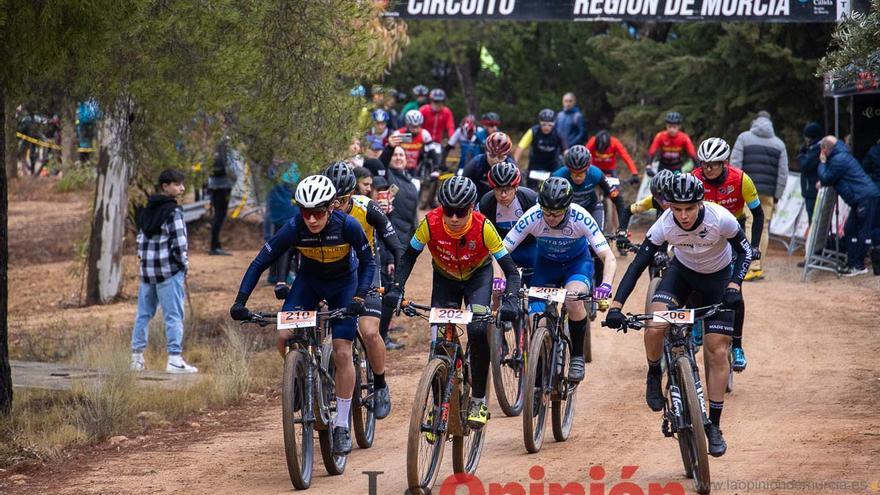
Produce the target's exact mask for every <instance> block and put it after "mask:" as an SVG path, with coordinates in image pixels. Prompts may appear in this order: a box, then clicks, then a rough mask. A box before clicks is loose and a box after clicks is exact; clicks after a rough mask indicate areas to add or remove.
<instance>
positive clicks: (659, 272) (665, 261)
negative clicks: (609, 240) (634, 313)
mask: <svg viewBox="0 0 880 495" xmlns="http://www.w3.org/2000/svg"><path fill="white" fill-rule="evenodd" d="M614 240H615V241H618V240H619V239H618V238H617V236H615V237H614ZM623 247H624V249H623V251H624V252H629V253H638V252H639V249H641V247H642V245H641V244H639V243H634V242H630V241H629V239H625V240H624V246H623ZM667 269H669V254H667V253H666V252H665V251H657V253H655V254H654V258H653V259H652V260H651V262H650V264H649V265H648V275H649V276H650V282H649V283H648V292H647V293H646V294H645V311H646V312H647V311H650V306H651V299H653V298H654V293H655V292H657V287H658V286H659V285H660V280H662V279H663V275H665V274H666V270H667Z"/></svg>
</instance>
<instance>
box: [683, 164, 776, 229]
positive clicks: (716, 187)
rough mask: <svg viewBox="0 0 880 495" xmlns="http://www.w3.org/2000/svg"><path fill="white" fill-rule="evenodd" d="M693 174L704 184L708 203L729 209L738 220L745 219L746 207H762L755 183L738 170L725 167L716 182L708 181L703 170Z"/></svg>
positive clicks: (699, 169)
mask: <svg viewBox="0 0 880 495" xmlns="http://www.w3.org/2000/svg"><path fill="white" fill-rule="evenodd" d="M693 174H694V176H696V177H697V178H698V179H700V180H701V181H702V182H703V188H704V189H705V191H706V192H705V199H706V201H711V202H713V203H717V204H719V205H721V206H723V207H725V208H727V211H729V212H731V213H733V216H735V217H736V218H737V220H742V219H744V218H745V216H746V211H745V208H746V207H748V208H749V209H754V208H757V207H758V206H760V205H761V200H760V199H759V198H758V190H757V189H755V183H754V182H752V179H751V178H750V177H749V176H748V174H746V173H745V172H743V171H742V170H740V169H738V168H735V167H731V166H728V165H725V166H724V172H722V174H721V175H720V176H719V177H718V178H717V179H714V180H709V179H707V178H706V177H705V176H704V175H703V169H702V168H697V169H696V170H694V172H693Z"/></svg>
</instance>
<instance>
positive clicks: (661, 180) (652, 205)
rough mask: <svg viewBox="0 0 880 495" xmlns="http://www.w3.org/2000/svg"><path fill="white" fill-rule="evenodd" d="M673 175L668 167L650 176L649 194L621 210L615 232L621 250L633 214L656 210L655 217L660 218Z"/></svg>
mask: <svg viewBox="0 0 880 495" xmlns="http://www.w3.org/2000/svg"><path fill="white" fill-rule="evenodd" d="M673 177H675V174H673V173H672V171H671V170H669V169H664V170H661V171H659V172H657V174H656V175H654V177H651V186H650V188H651V194H649V195H647V196H645V197H644V198H642V199H640V200H638V201H636V202H635V203H633V204H631V205H629V208H627V209H625V210H624V211H623V215H622V216H621V217H620V230H618V232H617V240H618V249H621V250H623V249H624V248H625V247H626V246H625V239H628V238H629V232H628V229H629V222H630V219H631V218H632V216H633V215H637V214H639V213H645V212H647V211H651V210H656V211H657V218H660V215H661V214H662V213H663V212H664V211H666V208H668V207H669V204H668V203H666V200H665V199H664V194H665V193H666V189H667V188H668V187H669V184H670V182H671V181H672V179H673ZM621 241H624V244H623V247H621V244H620V242H621Z"/></svg>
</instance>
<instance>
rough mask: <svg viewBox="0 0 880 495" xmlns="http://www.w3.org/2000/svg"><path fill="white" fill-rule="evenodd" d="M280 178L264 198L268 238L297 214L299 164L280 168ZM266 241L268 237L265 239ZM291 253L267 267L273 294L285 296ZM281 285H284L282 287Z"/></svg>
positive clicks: (291, 281) (290, 281)
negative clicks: (295, 198)
mask: <svg viewBox="0 0 880 495" xmlns="http://www.w3.org/2000/svg"><path fill="white" fill-rule="evenodd" d="M280 171H281V172H282V173H281V180H280V181H279V183H278V184H276V185H275V187H273V188H272V189H271V190H270V191H269V196H268V199H267V200H266V223H268V224H269V231H270V232H269V233H270V236H269V239H271V238H272V236H274V235H275V234H276V233H277V232H278V231H279V230H281V227H283V226H284V224H285V223H287V222H288V221H289V220H290V219H291V218H294V217H295V216H297V215H299V207H298V206H297V205H296V204H295V203H294V200H293V193H294V192H295V191H296V185H297V183H299V178H300V173H299V165H297V164H296V163H291V164H289V165H288V166H287V167H286V169H285V168H283V167H282V168H281V169H280ZM266 240H267V241H268V239H266ZM292 255H293V253H288V254H287V255H286V256H282V257H280V258H278V260H276V261H275V264H274V265H272V266H271V267H269V283H274V284H275V295H276V296H281V295H283V296H284V297H286V296H287V284H289V283H293V280H288V278H289V277H288V275H289V273H290V266H291V265H290V258H291V256H292ZM281 286H284V287H283V288H282V287H281Z"/></svg>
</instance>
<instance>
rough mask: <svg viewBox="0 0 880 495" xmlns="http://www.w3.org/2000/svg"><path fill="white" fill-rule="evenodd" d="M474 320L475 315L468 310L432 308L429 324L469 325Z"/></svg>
mask: <svg viewBox="0 0 880 495" xmlns="http://www.w3.org/2000/svg"><path fill="white" fill-rule="evenodd" d="M473 319H474V314H473V313H472V312H470V311H468V310H466V309H450V308H431V314H430V315H428V323H433V324H443V323H452V324H455V325H467V324H468V323H470V322H471V320H473Z"/></svg>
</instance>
